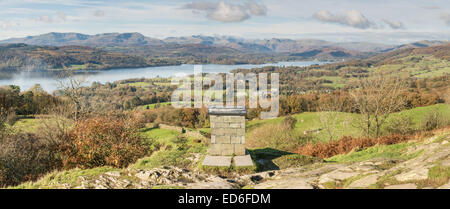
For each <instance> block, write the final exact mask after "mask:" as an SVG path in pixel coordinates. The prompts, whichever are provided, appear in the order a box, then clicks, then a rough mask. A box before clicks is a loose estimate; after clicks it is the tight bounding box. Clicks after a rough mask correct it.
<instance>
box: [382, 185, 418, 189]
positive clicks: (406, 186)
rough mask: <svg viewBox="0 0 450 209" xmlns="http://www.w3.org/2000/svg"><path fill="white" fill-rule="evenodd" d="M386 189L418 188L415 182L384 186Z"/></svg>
mask: <svg viewBox="0 0 450 209" xmlns="http://www.w3.org/2000/svg"><path fill="white" fill-rule="evenodd" d="M384 188H385V189H417V186H416V185H415V184H397V185H391V186H386V187H384Z"/></svg>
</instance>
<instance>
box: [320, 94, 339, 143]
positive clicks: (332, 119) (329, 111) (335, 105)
mask: <svg viewBox="0 0 450 209" xmlns="http://www.w3.org/2000/svg"><path fill="white" fill-rule="evenodd" d="M343 104H344V103H343V101H342V97H341V94H335V93H330V96H329V97H327V98H326V99H323V100H321V101H319V104H318V110H319V120H320V123H321V124H322V127H323V129H324V131H326V133H327V134H328V137H329V139H330V140H333V139H334V138H335V135H336V132H337V130H336V125H337V123H338V121H339V119H340V118H339V116H340V112H342V111H343V107H342V106H343Z"/></svg>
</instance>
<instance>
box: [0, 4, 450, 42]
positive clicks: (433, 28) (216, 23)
mask: <svg viewBox="0 0 450 209" xmlns="http://www.w3.org/2000/svg"><path fill="white" fill-rule="evenodd" d="M48 32H79V33H85V34H98V33H109V32H139V33H142V34H144V35H146V36H150V37H155V38H165V37H170V36H190V35H227V36H237V37H243V38H255V39H264V38H274V37H276V38H293V39H303V38H316V39H324V40H329V41H346V42H349V41H368V42H379V43H395V44H398V43H406V42H412V41H417V40H450V1H449V0H377V1H371V0H233V1H232V0H224V1H212V0H191V1H185V0H173V1H161V0H155V1H143V0H134V1H109V0H93V1H85V0H22V1H21V0H0V39H6V38H11V37H25V36H28V35H37V34H42V33H48Z"/></svg>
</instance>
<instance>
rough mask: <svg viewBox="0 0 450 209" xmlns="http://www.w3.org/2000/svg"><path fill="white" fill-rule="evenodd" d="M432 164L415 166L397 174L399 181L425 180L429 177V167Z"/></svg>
mask: <svg viewBox="0 0 450 209" xmlns="http://www.w3.org/2000/svg"><path fill="white" fill-rule="evenodd" d="M429 167H431V166H425V167H419V168H414V169H412V170H410V171H408V172H405V173H401V174H398V175H396V176H395V179H397V180H398V181H411V180H424V179H427V178H428V168H429Z"/></svg>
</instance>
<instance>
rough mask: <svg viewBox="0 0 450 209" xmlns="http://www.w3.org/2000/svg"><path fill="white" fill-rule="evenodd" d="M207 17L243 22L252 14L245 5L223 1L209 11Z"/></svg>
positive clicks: (223, 20) (222, 20) (221, 20)
mask: <svg viewBox="0 0 450 209" xmlns="http://www.w3.org/2000/svg"><path fill="white" fill-rule="evenodd" d="M207 17H208V18H210V19H213V20H217V21H220V22H241V21H244V20H246V19H248V18H249V17H250V15H249V14H248V13H247V11H246V10H245V8H244V7H243V6H240V5H234V4H229V3H225V2H223V1H221V2H219V4H218V5H217V7H216V9H215V10H214V11H212V12H210V13H208V15H207Z"/></svg>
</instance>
